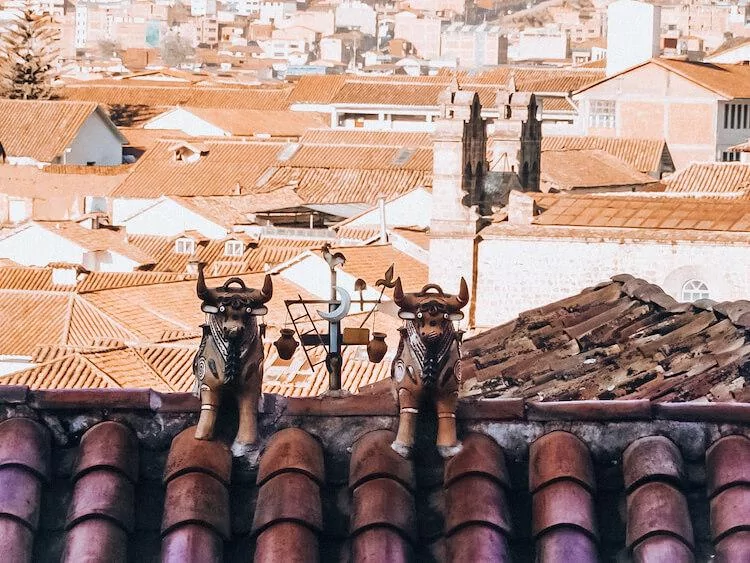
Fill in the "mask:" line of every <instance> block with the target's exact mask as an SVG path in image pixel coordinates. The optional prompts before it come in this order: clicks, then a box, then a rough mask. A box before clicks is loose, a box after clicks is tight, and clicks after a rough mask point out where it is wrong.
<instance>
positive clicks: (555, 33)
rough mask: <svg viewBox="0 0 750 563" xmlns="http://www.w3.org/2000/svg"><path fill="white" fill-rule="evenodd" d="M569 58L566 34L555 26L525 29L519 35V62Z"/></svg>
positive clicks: (568, 44) (517, 57) (568, 42)
mask: <svg viewBox="0 0 750 563" xmlns="http://www.w3.org/2000/svg"><path fill="white" fill-rule="evenodd" d="M569 56H570V38H569V36H568V32H567V31H565V30H563V29H560V28H559V26H556V25H547V26H545V27H531V28H526V29H524V30H523V31H521V33H520V34H519V37H518V49H517V51H516V59H517V60H519V61H545V60H564V59H567V58H568V57H569Z"/></svg>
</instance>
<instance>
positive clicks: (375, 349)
mask: <svg viewBox="0 0 750 563" xmlns="http://www.w3.org/2000/svg"><path fill="white" fill-rule="evenodd" d="M385 337H386V334H385V333H384V332H373V333H372V340H370V342H368V343H367V357H368V358H369V359H370V361H371V362H372V363H373V364H379V363H380V362H381V361H383V358H384V357H385V353H386V352H387V351H388V344H386V343H385Z"/></svg>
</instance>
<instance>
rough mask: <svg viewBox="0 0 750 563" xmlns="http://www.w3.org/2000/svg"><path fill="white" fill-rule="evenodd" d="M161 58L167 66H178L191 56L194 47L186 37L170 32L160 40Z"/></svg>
mask: <svg viewBox="0 0 750 563" xmlns="http://www.w3.org/2000/svg"><path fill="white" fill-rule="evenodd" d="M160 51H161V60H162V61H164V64H165V65H167V66H169V67H179V66H180V65H182V64H184V63H186V62H188V60H190V59H191V58H192V57H193V54H194V53H195V49H193V45H192V44H191V43H190V41H189V40H188V39H186V38H185V37H182V36H181V35H179V34H178V33H174V32H170V33H167V34H166V35H165V36H164V39H163V40H162V42H161V49H160Z"/></svg>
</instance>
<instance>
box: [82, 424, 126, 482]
mask: <svg viewBox="0 0 750 563" xmlns="http://www.w3.org/2000/svg"><path fill="white" fill-rule="evenodd" d="M101 468H110V469H115V470H118V471H120V472H122V473H123V474H124V475H125V476H127V478H128V479H130V480H131V481H136V480H137V479H138V439H137V438H136V436H135V434H134V433H133V432H132V431H131V430H130V429H129V428H127V427H126V426H124V425H122V424H120V423H118V422H112V421H104V422H100V423H99V424H97V425H95V426H93V427H92V428H91V429H90V430H88V431H86V433H85V434H84V435H83V437H82V438H81V445H80V449H79V452H78V460H77V463H76V467H75V471H74V477H79V476H80V475H81V474H82V473H86V472H88V471H90V470H92V469H101Z"/></svg>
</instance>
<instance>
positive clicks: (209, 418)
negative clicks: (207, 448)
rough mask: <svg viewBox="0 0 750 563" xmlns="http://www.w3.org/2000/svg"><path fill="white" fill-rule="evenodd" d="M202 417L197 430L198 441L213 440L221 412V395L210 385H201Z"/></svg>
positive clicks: (196, 437)
mask: <svg viewBox="0 0 750 563" xmlns="http://www.w3.org/2000/svg"><path fill="white" fill-rule="evenodd" d="M200 391H201V416H200V418H199V419H198V428H196V429H195V439H196V440H212V439H213V437H214V430H215V426H216V415H217V411H218V410H219V393H218V391H216V390H214V389H211V388H210V387H209V386H208V385H205V384H204V385H201V388H200Z"/></svg>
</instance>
